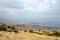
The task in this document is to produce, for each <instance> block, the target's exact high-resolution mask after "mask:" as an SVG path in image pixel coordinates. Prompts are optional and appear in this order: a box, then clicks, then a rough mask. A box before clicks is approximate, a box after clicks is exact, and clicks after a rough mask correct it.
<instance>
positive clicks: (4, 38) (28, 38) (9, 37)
mask: <svg viewBox="0 0 60 40" xmlns="http://www.w3.org/2000/svg"><path fill="white" fill-rule="evenodd" d="M56 39H57V40H60V37H54V36H47V35H38V34H35V33H29V32H24V31H19V33H14V32H4V31H0V40H56Z"/></svg>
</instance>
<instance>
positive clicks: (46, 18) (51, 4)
mask: <svg viewBox="0 0 60 40" xmlns="http://www.w3.org/2000/svg"><path fill="white" fill-rule="evenodd" d="M21 21H24V22H28V23H41V24H46V25H51V26H54V25H55V26H60V0H0V22H3V23H19V22H21Z"/></svg>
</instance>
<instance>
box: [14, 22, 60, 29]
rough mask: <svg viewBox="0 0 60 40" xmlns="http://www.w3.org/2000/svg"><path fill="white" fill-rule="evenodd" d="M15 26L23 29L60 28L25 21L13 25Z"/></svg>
mask: <svg viewBox="0 0 60 40" xmlns="http://www.w3.org/2000/svg"><path fill="white" fill-rule="evenodd" d="M15 26H17V27H20V28H24V29H41V30H51V29H57V30H58V29H60V27H59V28H58V27H50V26H45V25H42V24H34V23H33V24H31V23H30V24H26V23H22V24H17V25H15Z"/></svg>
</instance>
